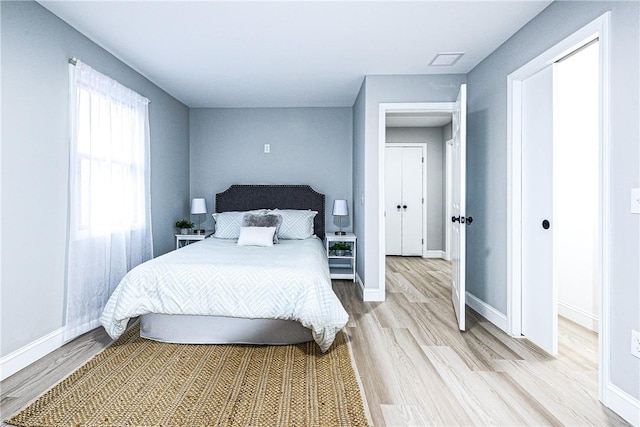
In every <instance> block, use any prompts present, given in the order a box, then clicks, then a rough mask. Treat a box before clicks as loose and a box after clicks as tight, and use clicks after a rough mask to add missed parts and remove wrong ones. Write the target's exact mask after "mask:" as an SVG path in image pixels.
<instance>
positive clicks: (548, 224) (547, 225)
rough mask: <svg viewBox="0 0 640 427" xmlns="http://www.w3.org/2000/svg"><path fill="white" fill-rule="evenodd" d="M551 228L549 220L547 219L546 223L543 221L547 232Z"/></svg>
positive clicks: (543, 226)
mask: <svg viewBox="0 0 640 427" xmlns="http://www.w3.org/2000/svg"><path fill="white" fill-rule="evenodd" d="M549 227H551V224H550V223H549V220H548V219H545V220H544V221H542V228H544V229H545V230H548V229H549Z"/></svg>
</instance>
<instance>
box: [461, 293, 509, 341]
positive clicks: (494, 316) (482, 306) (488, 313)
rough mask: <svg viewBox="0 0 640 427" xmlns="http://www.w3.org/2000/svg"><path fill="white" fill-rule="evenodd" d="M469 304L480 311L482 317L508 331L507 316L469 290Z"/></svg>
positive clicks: (467, 295) (467, 296)
mask: <svg viewBox="0 0 640 427" xmlns="http://www.w3.org/2000/svg"><path fill="white" fill-rule="evenodd" d="M466 298H467V305H468V306H469V307H471V308H472V309H474V310H475V311H477V312H478V314H480V315H481V316H482V317H484V318H485V319H487V320H488V321H489V322H491V323H493V324H494V325H496V326H497V327H498V328H500V329H502V330H503V331H505V332H507V316H506V315H505V314H503V313H500V312H499V311H498V310H496V309H495V308H493V307H492V306H490V305H489V304H487V303H486V302H484V301H482V300H480V299H478V298H476V297H475V296H474V295H472V294H470V293H469V292H467V293H466Z"/></svg>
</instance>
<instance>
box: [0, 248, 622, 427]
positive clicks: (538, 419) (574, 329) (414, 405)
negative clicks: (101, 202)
mask: <svg viewBox="0 0 640 427" xmlns="http://www.w3.org/2000/svg"><path fill="white" fill-rule="evenodd" d="M450 274H451V273H450V267H449V264H448V263H447V262H444V261H441V260H423V259H420V258H400V257H389V258H388V259H387V301H385V302H382V303H380V302H377V303H365V302H362V301H361V300H360V298H359V296H358V293H357V290H356V288H355V286H354V283H353V282H351V281H341V280H334V281H333V287H334V289H335V291H336V293H337V294H338V296H339V297H340V299H341V301H342V303H343V305H344V306H345V308H346V309H347V311H348V312H349V315H350V320H349V323H348V324H347V332H348V333H349V335H350V336H351V339H352V348H353V351H354V359H355V361H356V365H357V367H358V371H359V374H360V377H361V379H362V383H363V387H364V392H365V398H366V400H367V403H368V407H369V411H370V413H371V417H372V420H373V423H374V425H376V426H384V425H387V426H407V425H414V426H430V425H464V426H469V425H481V426H485V425H504V426H515V425H536V426H537V425H571V426H575V425H626V423H625V422H624V420H622V419H621V418H620V417H618V416H617V415H616V414H614V413H613V412H611V411H610V410H608V409H606V408H604V407H603V406H602V405H601V404H600V403H599V402H598V399H597V372H598V369H597V336H596V335H595V334H593V333H591V332H589V331H587V330H586V329H583V328H581V327H580V326H577V325H575V324H573V323H571V322H568V321H561V322H560V324H561V330H560V356H559V357H557V358H552V357H549V356H547V355H546V354H544V353H543V352H541V351H539V350H537V349H536V348H535V347H534V346H533V345H531V344H530V343H529V342H528V341H526V340H516V339H514V338H510V337H508V336H507V335H506V334H504V333H503V332H502V331H500V330H499V329H498V328H496V327H495V326H493V325H492V324H490V323H488V322H487V321H486V320H485V319H483V318H482V317H481V316H479V315H478V314H477V313H475V312H474V311H473V310H471V309H469V308H467V331H466V332H464V333H461V332H459V331H458V330H457V327H456V322H455V315H454V313H453V307H452V305H451V301H450V286H449V280H450ZM109 343H110V339H109V338H108V336H107V335H106V333H105V332H104V330H103V329H102V328H99V329H96V330H95V331H92V332H89V333H87V334H85V335H83V336H82V337H80V338H78V339H76V340H74V341H72V342H71V343H69V344H67V345H66V346H64V347H62V348H60V349H58V350H56V351H55V352H53V353H51V354H50V355H48V356H46V357H44V358H43V359H41V360H39V361H38V362H36V363H34V364H33V365H31V366H29V367H27V368H25V369H23V370H22V371H20V372H18V373H17V374H15V375H13V376H11V377H9V378H7V379H6V380H4V381H2V382H1V383H0V388H1V391H0V394H1V396H0V416H1V418H0V419H1V420H4V419H6V418H8V417H9V416H10V415H11V414H13V413H14V412H16V411H18V410H19V409H20V408H22V407H24V406H26V405H27V404H28V403H29V402H31V401H32V400H34V399H35V398H36V397H38V396H39V395H40V394H42V393H43V392H45V391H46V390H48V389H49V388H50V387H51V386H53V385H54V384H56V383H57V382H59V381H60V380H61V379H63V378H64V377H65V376H67V375H68V374H70V373H71V372H73V371H74V370H75V369H76V368H78V367H79V366H81V365H82V364H83V363H84V362H86V361H87V360H89V359H90V358H91V357H93V356H94V355H95V354H97V353H98V352H99V351H100V350H102V349H103V348H104V347H106V346H107V345H108V344H109ZM2 425H3V426H4V425H6V424H2Z"/></svg>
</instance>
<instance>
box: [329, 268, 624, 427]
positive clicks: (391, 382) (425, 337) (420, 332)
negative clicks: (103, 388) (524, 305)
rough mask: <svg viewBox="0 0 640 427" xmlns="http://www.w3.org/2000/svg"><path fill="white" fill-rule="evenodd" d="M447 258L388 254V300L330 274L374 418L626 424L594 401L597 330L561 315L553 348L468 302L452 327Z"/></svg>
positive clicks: (426, 422) (419, 422) (402, 422)
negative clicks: (375, 299) (554, 352)
mask: <svg viewBox="0 0 640 427" xmlns="http://www.w3.org/2000/svg"><path fill="white" fill-rule="evenodd" d="M450 277H451V268H450V264H449V263H448V262H446V261H443V260H426V259H422V258H413V257H411V258H409V257H388V258H387V277H386V280H387V281H386V286H387V299H386V301H385V302H382V303H365V302H362V301H361V300H360V299H359V298H357V293H356V290H355V288H354V286H353V284H352V283H349V282H341V281H334V289H335V290H336V293H337V294H338V295H339V296H340V299H341V300H342V302H343V304H344V305H345V308H346V309H347V311H348V312H349V314H350V320H349V323H348V324H347V330H348V332H349V334H350V335H351V336H352V345H353V351H354V358H355V360H356V365H357V367H358V371H359V374H360V377H361V379H362V383H363V386H364V391H365V395H366V399H367V401H368V407H369V410H370V412H371V417H372V420H373V423H374V425H376V426H382V425H388V426H406V425H414V426H432V425H463V426H469V425H480V426H487V425H502V426H516V425H535V426H539V425H571V426H577V425H579V426H582V425H627V424H626V423H625V421H624V420H623V419H621V418H620V417H619V416H617V415H616V414H615V413H613V412H612V411H610V410H608V409H607V408H605V407H604V406H602V405H601V404H600V403H599V402H598V398H597V390H598V383H597V376H598V366H597V361H598V349H597V346H598V338H597V335H596V334H594V333H593V332H590V331H588V330H586V329H584V328H582V327H580V326H578V325H576V324H574V323H572V322H569V321H567V320H563V319H561V321H560V325H561V326H560V334H559V335H560V355H559V356H558V357H557V358H553V357H551V356H548V355H547V354H546V353H544V352H542V351H541V350H538V349H537V348H536V347H535V346H533V345H532V344H531V343H530V342H529V341H527V340H525V339H514V338H511V337H509V336H507V335H506V334H505V333H504V332H502V331H501V330H500V329H498V328H497V327H495V326H493V325H492V324H491V323H489V322H488V321H486V320H485V319H484V318H483V317H481V316H480V315H478V314H477V313H476V312H474V311H473V310H471V309H470V308H468V307H467V311H466V316H467V324H466V326H467V331H466V332H460V331H459V330H458V328H457V324H456V320H455V314H454V312H453V305H452V304H451V286H450Z"/></svg>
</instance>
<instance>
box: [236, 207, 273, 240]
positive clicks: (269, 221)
mask: <svg viewBox="0 0 640 427" xmlns="http://www.w3.org/2000/svg"><path fill="white" fill-rule="evenodd" d="M281 225H282V215H278V214H268V213H265V214H253V213H246V214H244V217H243V219H242V226H243V227H275V229H276V232H275V233H274V234H273V243H278V230H280V226H281Z"/></svg>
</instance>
